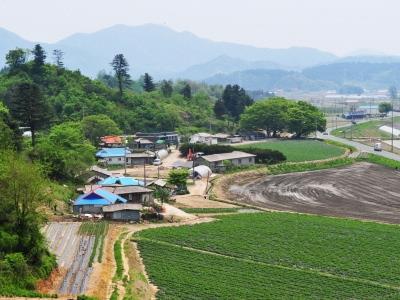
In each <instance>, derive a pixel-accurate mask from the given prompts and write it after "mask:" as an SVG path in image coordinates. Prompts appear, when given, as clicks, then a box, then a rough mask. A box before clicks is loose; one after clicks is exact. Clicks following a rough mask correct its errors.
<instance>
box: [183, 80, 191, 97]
mask: <svg viewBox="0 0 400 300" xmlns="http://www.w3.org/2000/svg"><path fill="white" fill-rule="evenodd" d="M180 93H181V95H182V96H183V98H185V99H191V98H192V88H191V87H190V85H189V83H186V84H185V85H184V86H183V88H182V89H181V91H180Z"/></svg>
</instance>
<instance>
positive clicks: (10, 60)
mask: <svg viewBox="0 0 400 300" xmlns="http://www.w3.org/2000/svg"><path fill="white" fill-rule="evenodd" d="M26 56H27V55H26V51H25V50H24V49H21V48H16V49H14V50H10V51H9V52H8V53H7V54H6V64H7V66H8V68H9V71H10V73H14V72H16V71H18V70H20V69H21V67H22V66H23V65H24V64H25V63H26Z"/></svg>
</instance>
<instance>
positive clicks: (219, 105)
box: [214, 99, 226, 118]
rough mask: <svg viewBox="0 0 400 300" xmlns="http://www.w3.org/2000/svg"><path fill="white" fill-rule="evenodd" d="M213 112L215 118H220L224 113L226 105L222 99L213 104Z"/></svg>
mask: <svg viewBox="0 0 400 300" xmlns="http://www.w3.org/2000/svg"><path fill="white" fill-rule="evenodd" d="M214 113H215V115H216V116H217V118H222V117H223V116H224V115H226V107H225V104H224V101H223V100H222V99H218V100H217V101H216V102H215V104H214Z"/></svg>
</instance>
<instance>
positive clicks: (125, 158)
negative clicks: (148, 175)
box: [124, 145, 127, 175]
mask: <svg viewBox="0 0 400 300" xmlns="http://www.w3.org/2000/svg"><path fill="white" fill-rule="evenodd" d="M124 166H125V174H124V175H127V173H126V145H125V148H124Z"/></svg>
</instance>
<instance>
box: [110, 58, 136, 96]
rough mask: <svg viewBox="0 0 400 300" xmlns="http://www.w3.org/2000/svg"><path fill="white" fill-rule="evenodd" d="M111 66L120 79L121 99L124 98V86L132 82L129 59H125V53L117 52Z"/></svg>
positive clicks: (118, 79)
mask: <svg viewBox="0 0 400 300" xmlns="http://www.w3.org/2000/svg"><path fill="white" fill-rule="evenodd" d="M111 66H112V67H113V69H114V72H115V77H116V78H117V81H118V90H119V99H120V100H122V95H123V92H124V87H126V86H128V85H129V84H130V82H131V80H130V78H131V77H130V75H129V73H128V71H129V64H128V61H127V60H126V59H125V57H124V55H123V54H117V55H115V56H114V59H113V61H112V62H111Z"/></svg>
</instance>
